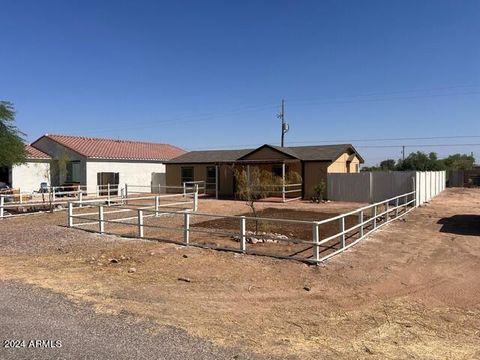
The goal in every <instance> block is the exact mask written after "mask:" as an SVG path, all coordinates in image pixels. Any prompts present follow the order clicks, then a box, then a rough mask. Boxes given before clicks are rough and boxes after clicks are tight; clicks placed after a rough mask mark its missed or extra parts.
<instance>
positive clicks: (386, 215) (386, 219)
mask: <svg viewBox="0 0 480 360" xmlns="http://www.w3.org/2000/svg"><path fill="white" fill-rule="evenodd" d="M389 210H390V207H389V206H388V201H387V202H386V203H385V222H387V221H388V211H389Z"/></svg>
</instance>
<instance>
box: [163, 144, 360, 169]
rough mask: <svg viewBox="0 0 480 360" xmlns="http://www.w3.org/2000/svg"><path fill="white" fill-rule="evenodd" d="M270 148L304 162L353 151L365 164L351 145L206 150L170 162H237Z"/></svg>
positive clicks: (331, 158) (328, 158) (191, 152)
mask: <svg viewBox="0 0 480 360" xmlns="http://www.w3.org/2000/svg"><path fill="white" fill-rule="evenodd" d="M265 146H267V147H270V148H272V149H275V150H278V151H280V152H283V153H285V154H287V155H289V156H291V157H293V158H296V159H299V160H302V161H335V160H336V159H337V158H338V157H339V156H340V155H341V154H343V153H344V152H347V151H352V152H354V154H356V156H357V157H358V158H359V160H360V162H361V163H363V158H362V157H361V156H360V155H359V154H358V153H357V151H356V150H355V148H354V147H353V146H352V145H351V144H334V145H313V146H289V147H280V146H275V145H268V144H265V145H262V146H260V147H259V148H256V149H242V150H206V151H190V152H188V153H186V154H184V155H181V156H179V157H177V158H174V159H172V160H170V161H169V163H171V164H185V163H192V164H193V163H214V162H235V161H238V160H242V158H244V157H245V156H247V155H248V154H250V153H253V152H255V151H257V150H259V149H260V148H263V147H265Z"/></svg>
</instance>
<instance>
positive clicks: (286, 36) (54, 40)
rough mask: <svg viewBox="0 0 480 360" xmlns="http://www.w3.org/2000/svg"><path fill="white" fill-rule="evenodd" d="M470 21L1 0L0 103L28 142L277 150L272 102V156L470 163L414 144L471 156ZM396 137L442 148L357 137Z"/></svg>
mask: <svg viewBox="0 0 480 360" xmlns="http://www.w3.org/2000/svg"><path fill="white" fill-rule="evenodd" d="M479 18H480V1H477V0H471V1H466V0H450V1H445V0H432V1H428V0H422V1H400V0H397V1H394V0H391V1H380V0H379V1H368V0H365V1H354V0H351V1H346V0H345V1H340V0H335V1H334V0H331V1H328V0H322V1H235V2H234V1H208V0H206V1H169V2H166V1H141V0H140V1H106V0H105V1H87V0H82V1H73V0H72V1H49V0H45V1H13V0H2V1H1V11H0V34H2V46H1V54H0V76H1V80H0V81H1V82H0V99H2V100H10V101H12V102H14V104H15V106H16V108H17V111H18V114H17V122H18V125H19V127H20V128H21V129H22V130H23V131H24V132H25V133H27V140H28V141H32V140H35V139H36V138H37V137H39V136H40V135H42V134H44V133H61V134H73V135H88V136H99V137H111V138H127V139H137V140H147V141H156V142H168V143H172V144H176V145H178V146H181V147H184V148H186V149H200V148H221V147H244V146H254V145H257V144H263V143H278V142H279V132H280V124H279V120H278V119H277V118H276V114H277V113H278V111H279V104H280V100H281V99H282V98H285V99H286V116H287V120H288V121H289V123H290V126H291V130H290V132H289V133H288V134H287V137H286V142H287V145H288V144H291V145H299V144H313V143H320V142H326V141H342V142H345V141H347V142H350V141H352V143H353V144H354V145H356V146H357V147H358V149H359V151H360V152H361V153H362V154H363V155H364V157H365V158H366V160H367V162H368V163H376V162H378V161H380V160H381V159H383V158H386V157H394V158H398V157H399V156H400V150H401V148H400V147H387V148H380V147H372V146H399V145H402V144H405V145H407V152H409V151H415V150H424V151H436V152H438V153H439V154H440V155H445V154H448V153H454V152H468V153H470V151H473V152H474V153H475V154H476V156H477V158H478V159H479V160H480V146H478V145H475V146H473V145H472V146H459V147H446V146H432V147H419V146H418V145H427V144H442V145H445V144H454V143H467V144H480V119H479V114H480V40H479V39H480V21H479ZM455 136H472V137H471V138H460V137H455ZM473 136H478V137H477V138H474V137H473ZM405 137H444V138H438V139H419V140H397V141H394V140H388V141H365V139H385V138H387V139H392V138H405ZM409 145H410V146H409Z"/></svg>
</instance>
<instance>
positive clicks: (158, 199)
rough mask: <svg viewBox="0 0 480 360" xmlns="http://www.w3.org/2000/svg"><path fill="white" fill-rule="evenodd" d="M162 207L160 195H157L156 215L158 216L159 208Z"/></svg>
mask: <svg viewBox="0 0 480 360" xmlns="http://www.w3.org/2000/svg"><path fill="white" fill-rule="evenodd" d="M159 207H160V196H158V195H157V196H155V216H158V209H159Z"/></svg>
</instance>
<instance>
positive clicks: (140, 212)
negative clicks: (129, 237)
mask: <svg viewBox="0 0 480 360" xmlns="http://www.w3.org/2000/svg"><path fill="white" fill-rule="evenodd" d="M138 237H140V238H143V210H138Z"/></svg>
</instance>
